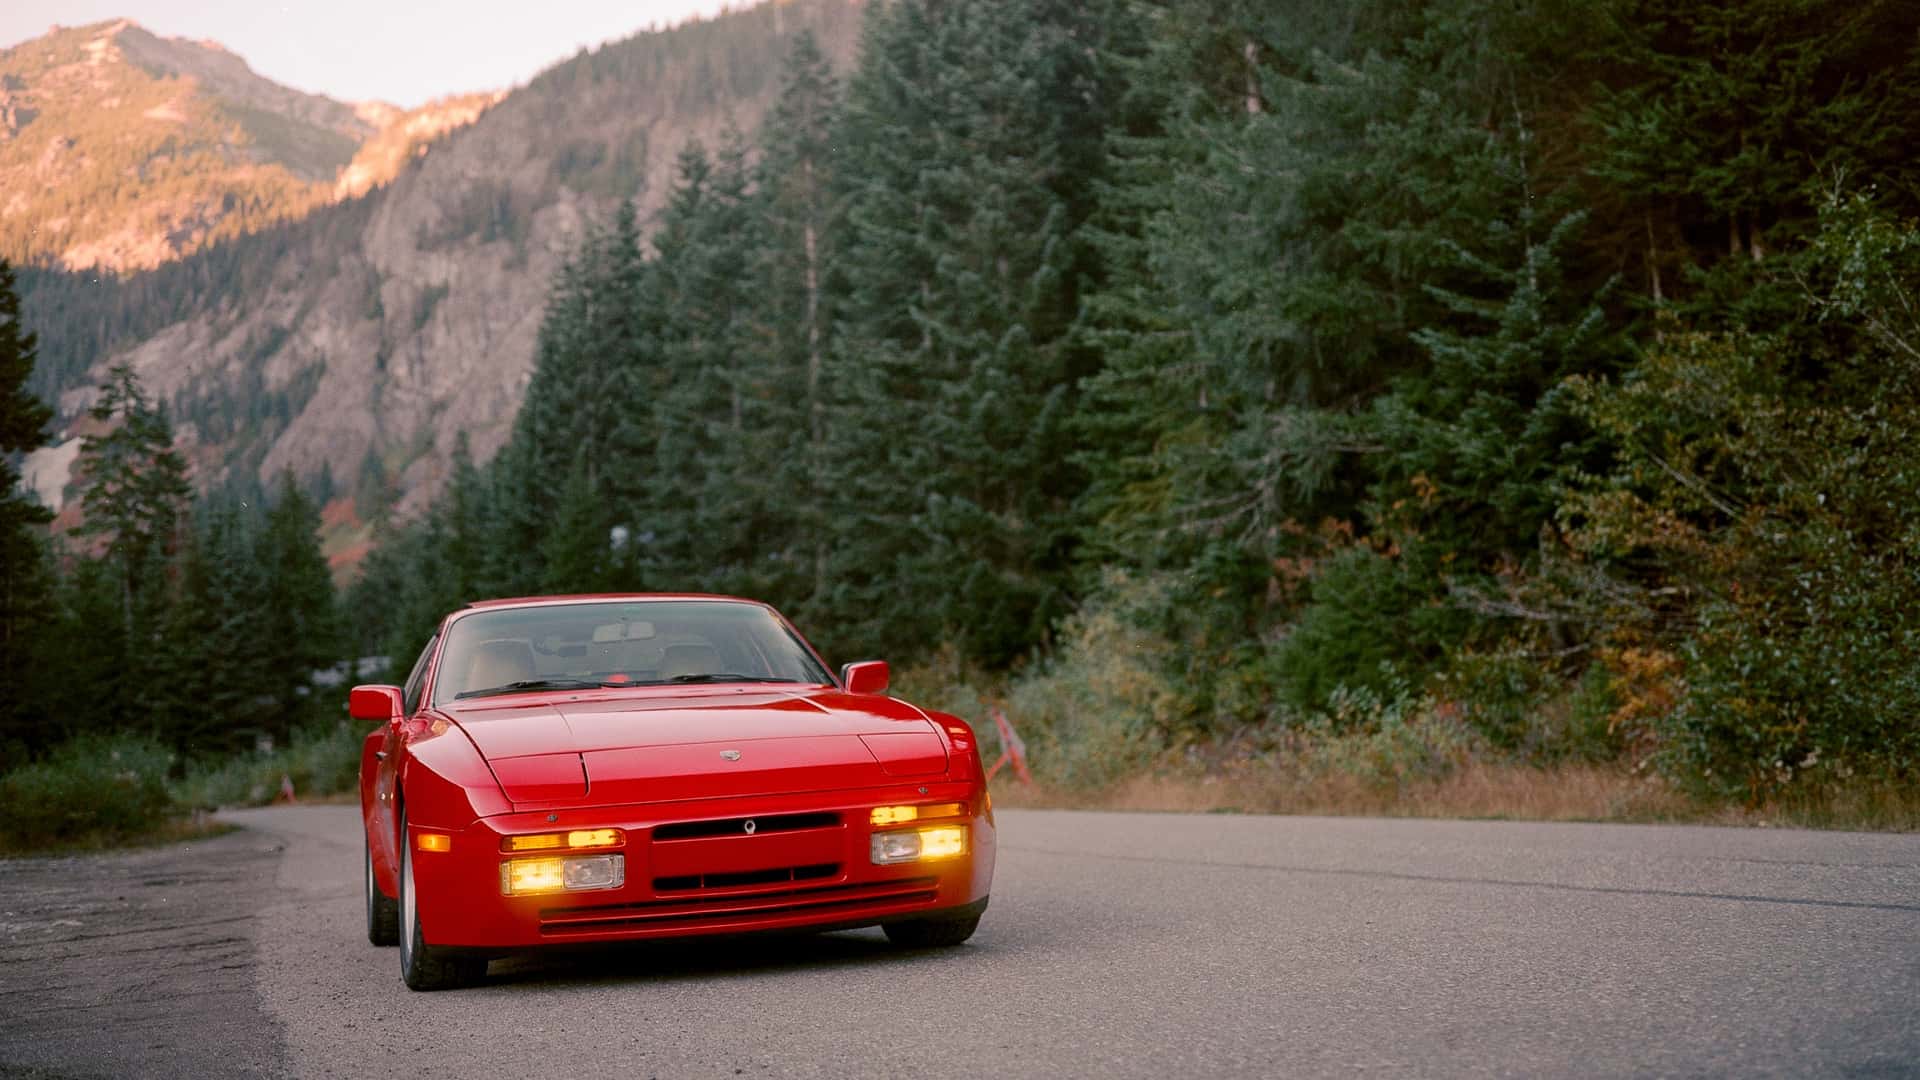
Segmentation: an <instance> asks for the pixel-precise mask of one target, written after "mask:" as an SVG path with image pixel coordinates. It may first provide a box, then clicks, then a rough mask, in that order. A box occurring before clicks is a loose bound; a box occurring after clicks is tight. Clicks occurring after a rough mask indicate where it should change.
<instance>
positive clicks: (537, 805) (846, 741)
mask: <svg viewBox="0 0 1920 1080" xmlns="http://www.w3.org/2000/svg"><path fill="white" fill-rule="evenodd" d="M445 712H446V714H447V715H448V716H449V717H450V718H451V719H453V721H454V722H455V723H457V724H459V725H460V727H461V729H462V730H464V731H465V732H466V733H467V735H468V736H469V737H470V738H471V739H472V740H473V743H474V745H475V746H476V747H478V748H479V749H480V752H481V754H483V755H484V756H485V757H486V759H487V764H488V765H489V766H490V767H491V768H492V769H493V772H494V776H495V778H497V779H498V780H499V781H500V787H501V790H502V791H503V792H504V793H505V794H506V796H507V799H508V800H509V801H510V802H512V803H513V804H514V808H515V809H516V810H537V809H549V808H557V807H571V806H602V805H616V804H623V803H638V802H661V801H672V800H680V799H697V798H715V797H723V796H729V795H759V794H772V793H776V792H801V791H825V790H833V789H840V788H858V787H873V786H877V785H881V784H886V783H890V782H898V781H899V780H900V779H903V778H910V777H918V776H934V775H938V774H943V773H945V772H946V771H947V753H946V742H945V740H944V739H942V738H941V736H940V734H939V730H938V729H937V728H936V727H935V726H934V725H933V723H932V722H931V721H930V720H929V719H928V718H927V717H926V715H925V714H924V713H922V712H921V711H920V710H918V709H916V708H914V707H913V706H911V705H908V704H906V703H905V702H901V701H896V700H894V699H892V698H884V697H873V696H868V695H857V696H856V695H852V694H845V693H842V692H840V691H838V690H834V689H819V690H798V689H795V690H786V689H782V690H770V689H769V688H766V687H758V686H756V687H701V688H699V689H697V690H689V689H671V690H666V689H657V688H649V689H646V690H633V691H612V692H607V691H600V692H593V691H587V692H581V693H577V694H561V695H544V696H542V697H539V698H532V697H528V696H522V695H515V696H513V697H511V698H495V699H481V700H478V701H473V702H466V703H462V704H460V705H458V706H456V707H451V708H448V709H446V710H445Z"/></svg>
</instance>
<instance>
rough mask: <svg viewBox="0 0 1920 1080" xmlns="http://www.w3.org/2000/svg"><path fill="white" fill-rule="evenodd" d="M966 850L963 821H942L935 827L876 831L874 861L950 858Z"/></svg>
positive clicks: (899, 861)
mask: <svg viewBox="0 0 1920 1080" xmlns="http://www.w3.org/2000/svg"><path fill="white" fill-rule="evenodd" d="M966 853H967V830H966V827H965V826H963V825H942V826H939V827H937V828H932V829H903V830H900V831H897V832H881V833H874V834H873V861H874V863H875V864H876V865H879V866H886V865H888V864H889V863H903V862H922V861H928V860H932V859H951V858H953V857H955V856H957V855H965V854H966Z"/></svg>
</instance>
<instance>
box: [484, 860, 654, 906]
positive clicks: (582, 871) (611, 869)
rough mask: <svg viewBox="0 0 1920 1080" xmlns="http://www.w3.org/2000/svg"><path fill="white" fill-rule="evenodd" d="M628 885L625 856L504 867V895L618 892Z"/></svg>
mask: <svg viewBox="0 0 1920 1080" xmlns="http://www.w3.org/2000/svg"><path fill="white" fill-rule="evenodd" d="M626 883H627V857H626V856H625V855H585V856H580V857H577V858H566V859H562V858H552V859H508V860H507V861H505V862H503V863H501V864H500V892H501V894H502V895H504V896H529V895H533V894H535V893H552V892H581V891H585V890H589V889H617V888H619V887H620V886H622V885H625V884H626Z"/></svg>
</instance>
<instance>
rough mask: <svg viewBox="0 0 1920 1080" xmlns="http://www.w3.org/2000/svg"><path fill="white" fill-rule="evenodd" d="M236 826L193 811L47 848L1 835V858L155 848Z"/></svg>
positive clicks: (227, 831) (217, 833) (211, 834)
mask: <svg viewBox="0 0 1920 1080" xmlns="http://www.w3.org/2000/svg"><path fill="white" fill-rule="evenodd" d="M236 827H237V826H233V825H229V824H227V823H226V822H223V821H215V820H213V818H212V817H211V816H209V815H207V814H203V813H197V812H196V813H193V814H189V815H187V816H184V817H171V818H166V819H164V820H162V821H160V822H159V823H157V824H155V825H154V826H153V827H152V828H150V829H146V830H143V831H141V832H137V833H133V834H126V833H118V832H89V833H85V834H83V835H81V836H77V837H74V838H72V839H70V840H64V841H61V842H59V843H57V844H53V845H50V846H46V847H22V846H18V845H16V844H14V843H13V842H12V840H11V838H9V837H0V858H10V859H13V858H23V857H27V856H59V855H92V854H97V853H99V852H103V851H124V850H127V849H129V848H145V847H158V846H160V845H162V844H177V843H182V842H184V841H188V840H206V839H209V838H211V837H215V836H220V835H222V834H224V833H230V832H232V831H233V830H234V829H235V828H236Z"/></svg>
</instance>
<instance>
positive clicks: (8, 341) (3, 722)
mask: <svg viewBox="0 0 1920 1080" xmlns="http://www.w3.org/2000/svg"><path fill="white" fill-rule="evenodd" d="M35 351H36V350H35V337H34V335H33V333H32V332H31V331H29V330H28V329H27V328H26V326H25V325H24V324H22V322H21V321H20V297H19V294H18V293H17V292H16V291H15V288H14V275H13V268H12V267H11V266H9V265H8V264H7V262H6V260H4V259H0V739H8V738H14V737H21V738H30V737H31V734H32V731H33V729H34V727H35V726H36V725H37V719H36V715H35V709H34V706H33V702H32V700H31V696H30V695H29V693H28V692H27V683H26V680H25V675H26V670H25V669H26V667H27V665H28V652H29V645H30V636H31V633H32V631H33V629H34V628H35V627H36V626H38V625H39V624H41V623H42V622H44V621H45V618H46V612H47V608H48V607H49V598H50V596H49V592H50V590H49V581H48V576H47V572H46V560H45V557H44V555H43V553H42V551H41V544H40V540H39V537H38V535H37V530H38V527H39V526H41V525H44V524H45V523H46V522H47V521H49V520H50V519H51V518H52V515H51V514H49V513H48V512H47V511H46V509H45V508H44V507H42V506H41V505H40V504H39V503H38V502H37V501H36V500H35V499H33V498H32V496H30V495H28V494H26V493H25V492H23V491H21V490H20V475H19V473H18V472H16V471H15V470H14V468H13V459H12V455H14V454H18V453H21V452H24V451H28V450H33V449H35V448H37V447H39V446H40V445H41V444H42V443H44V442H45V441H46V436H45V434H44V433H45V429H46V425H47V421H48V419H50V418H51V416H52V412H51V410H49V409H48V408H47V407H46V406H45V405H44V404H42V403H41V402H40V401H38V400H37V399H35V398H34V397H33V396H32V395H31V394H29V393H28V392H27V382H28V380H29V379H30V378H32V376H33V366H34V359H35Z"/></svg>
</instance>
